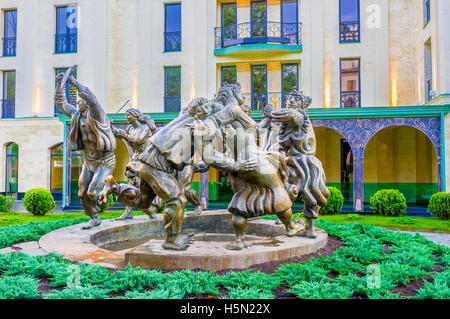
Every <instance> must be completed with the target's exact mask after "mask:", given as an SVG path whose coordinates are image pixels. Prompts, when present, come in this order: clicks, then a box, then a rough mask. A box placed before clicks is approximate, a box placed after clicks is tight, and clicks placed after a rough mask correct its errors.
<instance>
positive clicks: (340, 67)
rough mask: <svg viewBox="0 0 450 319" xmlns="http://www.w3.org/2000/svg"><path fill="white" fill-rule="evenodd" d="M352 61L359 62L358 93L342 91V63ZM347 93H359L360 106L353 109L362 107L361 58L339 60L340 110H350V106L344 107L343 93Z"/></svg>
mask: <svg viewBox="0 0 450 319" xmlns="http://www.w3.org/2000/svg"><path fill="white" fill-rule="evenodd" d="M351 60H358V89H359V90H358V91H342V61H351ZM345 92H358V100H359V105H358V106H353V107H361V105H362V104H361V92H362V90H361V57H354V58H340V59H339V107H340V108H348V107H349V106H343V105H342V93H345Z"/></svg>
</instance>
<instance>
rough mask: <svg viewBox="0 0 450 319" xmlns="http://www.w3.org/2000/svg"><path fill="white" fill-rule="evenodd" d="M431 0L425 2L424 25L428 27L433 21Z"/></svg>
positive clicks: (424, 0)
mask: <svg viewBox="0 0 450 319" xmlns="http://www.w3.org/2000/svg"><path fill="white" fill-rule="evenodd" d="M430 5H431V0H423V25H424V26H426V25H427V24H428V22H430V19H431V10H430V9H431V7H430Z"/></svg>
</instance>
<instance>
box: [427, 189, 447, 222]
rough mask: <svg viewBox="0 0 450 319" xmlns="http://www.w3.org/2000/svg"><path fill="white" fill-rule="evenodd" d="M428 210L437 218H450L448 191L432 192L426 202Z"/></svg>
mask: <svg viewBox="0 0 450 319" xmlns="http://www.w3.org/2000/svg"><path fill="white" fill-rule="evenodd" d="M428 211H429V212H430V213H431V215H433V216H436V217H438V218H439V219H443V220H449V219H450V193H445V192H439V193H434V194H433V195H432V196H431V198H430V202H429V204H428Z"/></svg>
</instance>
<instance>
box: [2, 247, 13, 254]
mask: <svg viewBox="0 0 450 319" xmlns="http://www.w3.org/2000/svg"><path fill="white" fill-rule="evenodd" d="M13 252H14V250H12V249H11V248H10V247H8V248H3V249H0V254H5V255H6V254H9V253H13Z"/></svg>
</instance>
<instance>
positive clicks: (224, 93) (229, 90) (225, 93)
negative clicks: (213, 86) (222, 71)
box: [216, 82, 244, 105]
mask: <svg viewBox="0 0 450 319" xmlns="http://www.w3.org/2000/svg"><path fill="white" fill-rule="evenodd" d="M230 97H234V98H235V99H236V101H237V103H238V104H239V105H242V104H244V96H243V95H242V92H241V84H240V83H239V82H236V83H234V84H227V83H225V85H224V86H222V87H221V88H220V89H219V90H218V91H217V96H216V100H218V101H220V102H221V103H222V104H224V105H225V104H226V103H227V101H228V100H229V99H230Z"/></svg>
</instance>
